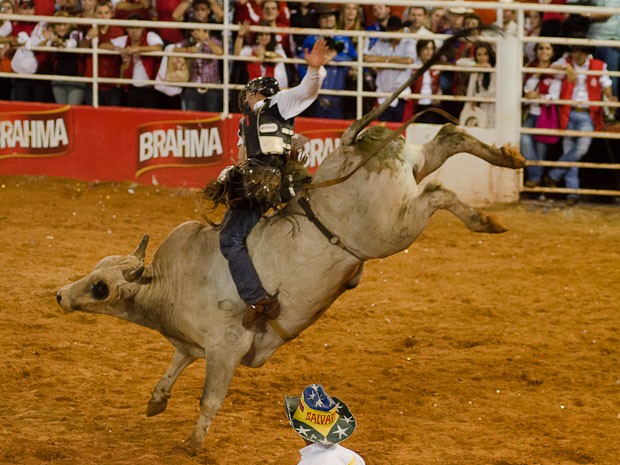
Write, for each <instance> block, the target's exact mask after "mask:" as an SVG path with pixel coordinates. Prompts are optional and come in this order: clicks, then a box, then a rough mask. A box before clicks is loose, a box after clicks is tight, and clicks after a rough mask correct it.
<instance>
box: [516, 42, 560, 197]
mask: <svg viewBox="0 0 620 465" xmlns="http://www.w3.org/2000/svg"><path fill="white" fill-rule="evenodd" d="M535 50H536V59H534V61H532V62H530V63H528V65H527V66H528V68H550V67H551V63H552V61H553V45H551V44H550V43H548V42H538V43H537V44H536V49H535ZM552 81H553V74H539V73H534V74H526V75H525V85H524V87H523V93H524V95H525V97H526V98H529V99H550V98H551V95H550V94H549V88H550V86H551V83H552ZM550 105H552V104H550ZM540 112H541V107H540V105H539V104H538V103H531V104H530V105H529V109H528V112H527V116H526V118H525V121H524V122H523V127H525V128H534V127H536V122H537V121H538V117H539V116H540ZM547 149H548V145H547V144H544V143H542V142H537V141H536V140H535V138H534V136H533V135H532V134H521V153H522V154H523V156H524V157H525V158H526V159H527V160H534V161H544V160H546V155H547ZM543 171H544V167H543V166H528V167H526V168H525V187H537V186H540V185H541V183H542V179H543Z"/></svg>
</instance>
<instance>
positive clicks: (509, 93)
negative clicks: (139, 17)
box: [0, 0, 620, 196]
mask: <svg viewBox="0 0 620 465" xmlns="http://www.w3.org/2000/svg"><path fill="white" fill-rule="evenodd" d="M315 3H330V4H338V3H346V2H345V1H343V0H340V1H331V2H327V1H324V0H319V1H317V2H315ZM356 3H358V4H359V5H360V6H362V5H372V4H374V3H375V2H374V1H373V0H358V1H357V2H356ZM230 4H231V0H224V1H223V7H224V11H225V14H224V23H223V24H215V23H207V24H201V23H184V22H175V21H168V22H159V21H135V20H134V21H128V20H101V19H93V18H74V17H53V16H52V17H46V16H36V17H33V16H24V15H5V14H0V19H8V20H11V21H34V22H42V21H44V22H47V23H69V24H74V25H93V24H97V25H104V24H114V25H117V26H121V27H126V26H129V25H132V26H137V25H138V26H144V27H147V28H152V29H161V28H174V29H196V28H202V29H207V30H210V31H217V32H219V33H221V34H222V45H223V49H224V54H223V55H221V56H219V55H212V54H200V53H175V52H165V51H162V52H150V53H148V54H146V55H152V56H160V57H163V56H181V57H185V58H198V57H199V58H208V59H216V60H221V61H222V62H223V66H222V70H223V75H222V83H213V84H202V83H191V82H187V83H185V82H184V83H179V82H174V83H170V82H166V81H159V80H157V81H154V80H148V81H133V80H131V79H121V78H118V79H114V78H103V77H99V76H97V70H96V66H95V70H94V73H93V74H94V76H93V77H92V78H90V77H72V76H54V75H43V74H34V75H32V74H16V73H2V72H0V77H5V78H6V77H9V78H26V79H43V80H51V81H53V80H63V81H74V82H84V83H87V84H90V85H92V86H93V105H94V106H98V101H97V97H98V96H97V92H96V90H97V89H98V86H99V85H100V84H119V85H128V84H132V83H141V84H149V85H156V84H166V85H171V86H177V87H194V88H206V89H210V88H218V89H222V90H223V92H224V99H223V115H222V117H226V115H227V114H228V113H229V110H230V101H231V100H230V99H231V96H232V93H233V92H234V91H237V90H239V89H241V88H242V87H243V84H242V83H231V82H230V71H231V66H232V64H233V63H234V62H244V61H251V60H252V59H251V58H244V57H240V56H235V55H234V54H232V53H231V52H230V51H231V49H232V40H231V36H232V34H234V33H236V32H237V31H238V30H239V27H240V26H239V25H237V24H230V23H229V18H230V17H231V15H230V14H229V11H230ZM390 5H395V6H406V7H410V6H422V7H427V6H428V2H425V1H418V0H391V1H390ZM433 7H445V8H451V7H467V8H474V9H490V10H495V11H496V12H497V17H498V19H497V24H498V25H501V21H502V16H503V11H504V10H513V11H516V12H517V25H518V29H517V30H518V34H517V36H506V35H504V36H485V37H483V39H484V40H485V41H487V42H490V43H493V44H495V46H496V47H497V64H496V67H495V68H491V69H489V68H479V67H469V66H468V67H462V66H456V65H447V64H442V65H437V66H435V67H434V68H435V69H438V70H441V71H453V72H459V73H471V72H491V73H497V74H498V76H497V88H496V97H495V98H475V97H466V96H454V95H441V96H436V97H434V99H437V100H440V101H458V102H478V103H480V102H488V103H495V104H496V107H497V108H496V114H498V115H499V114H501V115H502V117H501V118H497V121H496V126H495V128H492V130H494V131H495V132H496V137H495V139H496V140H502V141H508V142H511V143H513V144H515V145H518V143H519V137H520V134H522V133H523V134H556V135H559V136H571V137H574V136H588V137H592V138H603V139H619V138H620V133H614V132H605V131H593V132H582V131H567V130H557V131H553V130H545V129H536V128H523V127H522V126H521V120H522V119H521V111H522V106H523V105H526V104H529V103H533V102H538V103H541V102H544V103H549V101H548V100H544V101H542V100H540V99H526V98H524V97H522V91H521V90H522V88H523V76H524V74H525V73H528V72H530V73H531V72H536V71H540V70H537V69H536V68H527V67H525V66H524V64H523V62H522V60H515V59H514V58H515V57H523V53H524V49H523V46H524V44H526V43H528V42H550V43H552V44H563V45H566V44H571V43H579V44H585V45H589V46H597V45H600V46H618V45H620V44H619V43H618V41H602V40H591V39H585V40H584V39H567V38H557V37H538V36H536V37H526V36H525V34H524V30H525V27H524V25H525V12H526V11H531V10H535V11H541V12H545V11H554V12H563V13H574V14H583V13H584V11H585V10H584V9H587V11H588V12H590V13H603V14H620V8H606V7H584V6H575V5H555V4H554V5H550V4H533V3H525V4H522V3H504V2H469V1H467V2H450V1H433ZM250 30H251V31H254V32H256V31H274V32H279V33H287V34H299V35H323V36H334V35H343V36H350V37H356V38H357V39H358V44H357V54H358V59H357V61H352V62H339V63H332V64H331V65H334V66H344V67H355V68H356V69H357V76H358V79H357V87H356V89H354V90H337V91H334V90H322V91H321V94H324V95H340V96H348V97H354V98H355V101H356V115H357V117H360V116H361V115H362V111H363V101H364V99H367V98H377V97H385V96H387V95H389V94H387V93H379V92H372V91H365V90H364V88H363V78H362V77H363V70H364V68H376V69H379V68H416V65H397V64H382V63H372V64H369V63H365V62H364V59H363V56H364V42H365V40H366V39H367V38H368V37H374V38H388V37H401V38H405V37H409V38H412V39H419V38H421V37H424V38H431V39H439V40H443V39H445V38H447V37H448V36H446V35H444V34H416V33H401V34H398V33H388V32H370V31H343V30H336V29H334V30H324V29H305V28H304V29H300V28H290V27H289V28H284V27H277V28H266V27H259V26H253V27H251V28H250ZM32 50H33V51H41V52H62V53H80V54H90V55H92V56H93V58H96V57H97V55H103V54H118V52H115V51H108V50H102V49H99V48H97V47H93V48H75V49H59V48H56V47H33V48H32ZM280 61H282V62H284V63H287V64H292V65H299V64H303V63H305V62H304V61H303V60H300V59H297V58H286V59H282V60H280ZM96 63H97V60H93V64H94V65H96ZM562 72H563V71H562V70H558V74H561V73H562ZM586 74H592V75H597V74H600V73H596V72H587V73H586ZM607 74H609V75H610V76H620V72H608V73H607ZM498 95H500V96H501V98H497V96H498ZM420 97H421V95H420V94H411V95H409V96H408V97H407V98H410V99H418V98H420ZM551 103H555V104H572V103H574V102H572V101H567V100H555V101H551ZM589 104H590V105H603V103H602V102H601V103H597V102H590V103H589ZM604 105H607V106H608V107H610V108H614V109H615V108H617V107H618V106H620V104H618V103H612V102H609V103H605V104H604ZM500 110H501V111H500ZM529 163H530V164H531V165H542V166H576V167H579V168H596V169H610V170H615V171H620V164H618V163H583V162H576V163H558V162H553V161H544V162H529ZM522 190H523V191H526V192H527V191H540V192H553V193H573V192H575V193H580V194H594V195H613V196H618V195H620V191H618V190H592V189H579V190H577V191H572V190H568V189H561V188H543V187H540V188H525V187H522Z"/></svg>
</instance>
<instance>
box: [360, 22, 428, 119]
mask: <svg viewBox="0 0 620 465" xmlns="http://www.w3.org/2000/svg"><path fill="white" fill-rule="evenodd" d="M386 29H387V31H388V32H398V33H401V32H403V31H404V26H403V22H402V21H401V19H400V18H399V17H398V16H390V18H389V20H388V23H387V28H386ZM414 56H416V51H415V42H414V41H413V40H411V39H400V38H390V39H380V40H379V41H378V42H377V43H376V44H375V45H374V46H373V47H372V48H371V49H370V51H369V52H368V54H367V55H365V56H364V59H365V61H366V62H368V63H397V64H399V65H411V64H413V57H414ZM376 73H377V79H376V84H377V92H389V93H391V92H393V91H395V90H396V89H398V88H399V87H400V86H401V85H402V84H404V83H405V81H407V79H409V77H410V76H411V68H404V69H403V68H399V69H391V68H378V69H377V71H376ZM409 93H410V89H409V88H406V89H405V90H403V93H402V94H401V96H402V97H404V96H406V95H407V94H409ZM385 99H386V97H380V98H379V99H377V103H378V104H381V103H382V102H383V101H384V100H385ZM405 103H406V101H405V99H403V98H397V99H395V100H394V102H392V104H391V105H390V107H389V108H388V109H387V110H386V111H384V112H383V113H382V114H381V115H380V116H379V120H380V121H396V122H398V121H402V120H403V114H404V110H405Z"/></svg>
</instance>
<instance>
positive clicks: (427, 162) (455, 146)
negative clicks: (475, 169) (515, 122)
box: [415, 124, 525, 184]
mask: <svg viewBox="0 0 620 465" xmlns="http://www.w3.org/2000/svg"><path fill="white" fill-rule="evenodd" d="M422 150H423V153H424V165H423V166H422V168H421V169H420V170H419V172H417V173H416V176H415V179H416V182H418V184H419V183H420V181H422V180H423V179H424V178H425V177H426V176H428V175H429V174H431V173H433V172H434V171H436V170H437V169H438V168H440V167H441V166H442V165H443V164H444V163H445V162H446V160H447V159H448V158H450V157H451V156H453V155H456V154H457V153H470V154H472V155H474V156H476V157H478V158H481V159H483V160H485V161H486V162H488V163H490V164H492V165H494V166H500V167H503V168H512V169H518V168H523V167H525V158H523V155H521V153H519V151H518V150H517V149H516V148H514V147H511V146H509V145H503V146H502V147H499V148H498V147H495V146H491V145H488V144H485V143H484V142H482V141H481V140H479V139H476V138H475V137H474V136H472V135H471V134H469V133H467V132H466V131H464V130H463V129H460V128H458V127H456V126H455V125H453V124H446V125H444V126H443V127H442V128H441V129H440V130H439V132H438V133H437V135H436V136H435V137H434V138H433V139H431V140H430V141H428V142H427V143H426V144H424V145H423V149H422Z"/></svg>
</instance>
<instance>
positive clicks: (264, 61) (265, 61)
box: [234, 22, 288, 89]
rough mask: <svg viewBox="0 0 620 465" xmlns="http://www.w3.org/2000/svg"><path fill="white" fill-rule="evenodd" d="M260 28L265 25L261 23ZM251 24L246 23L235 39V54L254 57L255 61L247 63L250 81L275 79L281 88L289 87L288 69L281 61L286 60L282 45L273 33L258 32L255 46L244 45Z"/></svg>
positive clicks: (255, 35) (255, 36)
mask: <svg viewBox="0 0 620 465" xmlns="http://www.w3.org/2000/svg"><path fill="white" fill-rule="evenodd" d="M259 26H265V24H261V23H259ZM249 27H250V25H249V23H247V22H246V23H244V24H243V25H242V26H241V28H240V29H239V34H238V35H237V38H236V39H235V43H234V53H235V55H237V56H241V57H253V58H255V61H248V62H246V69H247V73H248V80H252V79H255V78H257V77H261V76H266V77H273V78H275V79H276V80H277V81H278V84H279V85H280V88H283V89H285V88H287V87H288V77H287V75H286V68H285V66H284V63H282V61H278V60H279V59H282V58H286V54H285V53H284V49H283V48H282V45H281V44H279V43H278V42H277V40H276V35H275V33H273V32H257V33H256V34H254V44H253V45H243V39H244V37H246V36H247V35H248V31H249Z"/></svg>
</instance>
